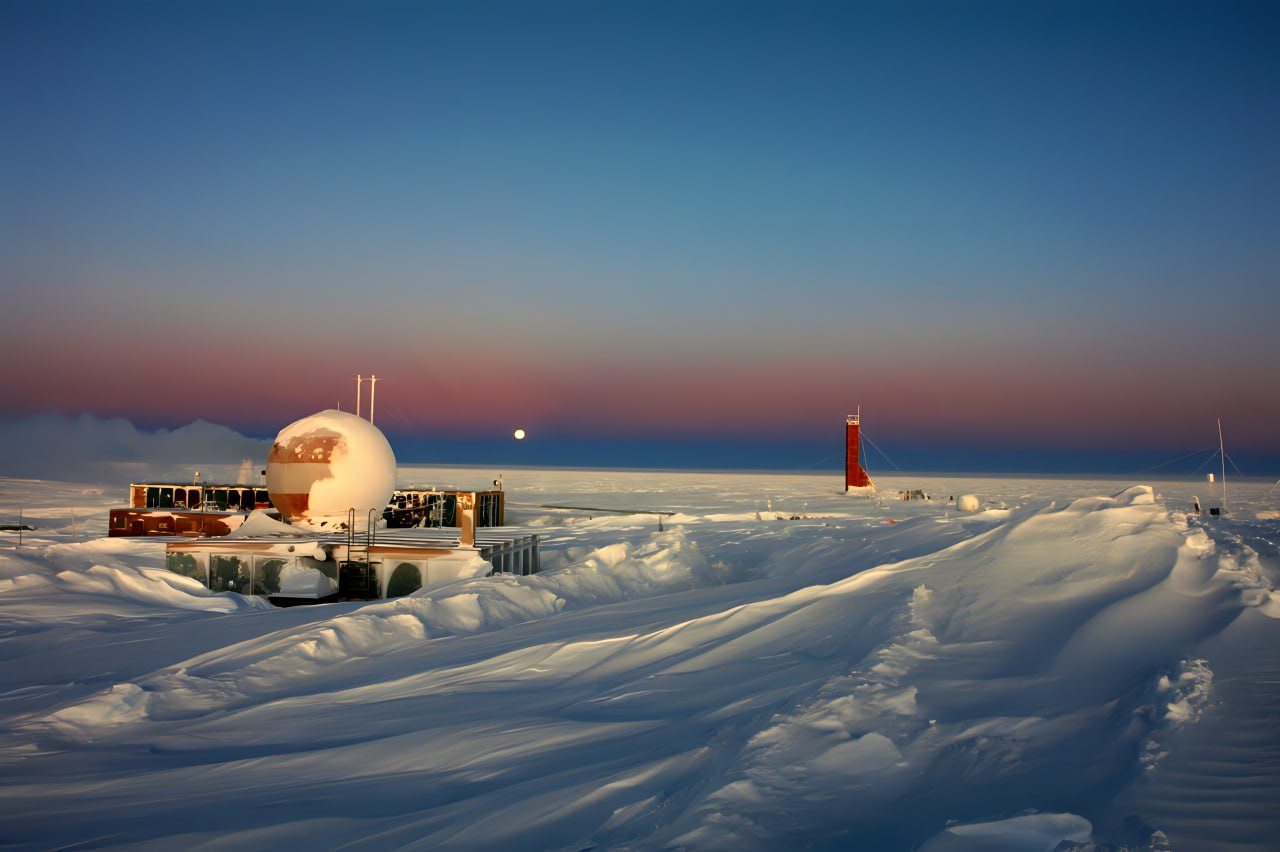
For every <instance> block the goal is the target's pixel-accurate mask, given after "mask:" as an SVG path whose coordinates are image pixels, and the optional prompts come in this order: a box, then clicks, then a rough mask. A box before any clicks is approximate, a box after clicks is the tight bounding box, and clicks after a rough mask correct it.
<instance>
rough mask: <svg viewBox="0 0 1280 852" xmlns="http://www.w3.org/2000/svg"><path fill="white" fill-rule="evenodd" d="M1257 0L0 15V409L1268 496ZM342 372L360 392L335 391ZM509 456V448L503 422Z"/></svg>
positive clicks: (1266, 259) (7, 8) (466, 450)
mask: <svg viewBox="0 0 1280 852" xmlns="http://www.w3.org/2000/svg"><path fill="white" fill-rule="evenodd" d="M1278 43H1280V10H1278V9H1277V7H1275V6H1274V4H1269V3H1249V2H1200V3H1197V2H1192V3H1179V2H1159V3H1156V2H1150V3H1147V2H1142V3H1139V2H1114V3H1100V2H1099V3H1093V2H1070V3H1067V2H1063V3H1054V2H1037V3H1015V2H999V3H997V2H971V3H949V2H935V3H929V2H905V3H854V2H849V3H805V2H799V3H782V2H750V1H749V0H747V2H713V1H712V0H707V2H683V3H675V2H672V3H660V2H646V3H640V2H533V3H494V2H483V0H482V1H481V2H457V3H427V2H423V3H411V2H396V3H392V2H371V3H360V4H357V3H323V2H321V3H302V2H291V3H281V2H262V3H236V2H224V3H210V2H190V3H178V4H172V3H151V2H147V3H140V2H125V0H119V2H110V3H90V2H17V0H0V103H3V104H4V120H3V125H4V131H3V132H2V133H0V288H2V292H0V297H2V298H3V302H4V304H5V308H4V310H3V312H2V313H0V363H3V364H5V365H6V372H7V374H8V375H7V376H6V379H5V388H6V391H5V393H4V394H3V395H0V419H3V418H8V419H10V420H23V419H29V418H33V417H36V416H38V415H41V414H47V413H50V412H54V413H57V414H60V415H65V416H69V417H77V416H80V415H82V414H89V415H92V416H94V417H101V418H113V417H124V418H127V419H129V420H130V421H131V422H132V423H134V424H137V425H138V426H139V427H142V428H148V429H158V428H165V429H173V428H177V427H180V426H182V425H184V424H187V423H190V422H192V421H194V420H197V419H203V420H206V421H210V422H213V423H218V424H223V425H226V426H229V427H231V428H233V429H236V430H239V431H241V432H244V433H246V434H249V435H254V436H266V437H270V436H271V435H273V434H275V432H276V431H277V430H279V429H280V428H281V427H282V426H284V425H285V424H287V423H288V422H290V421H292V420H294V419H297V418H299V417H302V416H305V415H307V414H310V413H312V412H314V411H316V410H318V409H322V408H331V407H337V406H341V407H342V408H344V409H346V410H350V409H351V408H353V407H354V403H355V399H354V397H355V376H356V375H357V374H362V375H365V376H368V375H371V374H376V375H377V376H378V378H379V383H378V395H377V409H376V418H377V421H378V425H379V426H381V427H382V428H383V429H384V430H385V431H387V432H388V434H389V436H390V437H391V439H392V443H393V446H395V447H396V448H397V452H398V453H399V454H400V456H401V458H402V459H404V460H415V461H431V462H450V461H456V462H459V463H470V462H483V461H487V460H489V459H490V458H492V459H493V460H495V461H503V462H506V463H513V464H514V463H528V464H543V463H550V464H593V465H602V464H605V465H614V466H620V467H626V466H634V465H654V466H693V467H698V466H720V465H727V466H737V467H778V468H795V467H806V466H818V467H821V466H823V465H838V464H839V461H840V453H841V440H842V433H843V424H844V415H845V414H846V413H849V412H851V411H853V410H855V409H857V408H858V407H859V406H861V409H862V413H863V416H864V421H865V423H866V431H867V434H869V435H870V436H871V437H872V438H873V439H874V440H875V441H876V444H877V446H879V447H881V448H882V449H883V450H884V451H885V453H886V454H887V457H888V459H889V461H890V462H891V463H893V464H896V465H898V466H903V467H913V466H914V467H927V468H931V469H939V470H947V469H950V470H987V469H989V470H1024V471H1028V472H1032V471H1052V470H1062V469H1065V470H1073V469H1080V470H1089V471H1102V470H1106V469H1116V470H1131V469H1139V468H1145V467H1147V466H1149V465H1155V464H1157V463H1159V462H1161V461H1163V460H1168V459H1172V458H1174V457H1176V456H1178V455H1180V454H1182V453H1184V452H1193V451H1199V450H1200V449H1202V448H1211V447H1213V446H1216V444H1217V433H1216V418H1218V417H1221V418H1222V419H1223V423H1224V429H1225V431H1226V437H1227V442H1228V447H1229V451H1230V452H1231V453H1232V456H1233V458H1235V459H1236V461H1237V462H1244V466H1245V467H1246V471H1245V472H1247V473H1259V474H1261V473H1266V472H1280V428H1278V427H1280V394H1277V392H1276V388H1277V386H1280V381H1278V380H1280V335H1277V334H1276V321H1277V317H1278V316H1280V310H1278V309H1280V239H1277V233H1276V231H1277V223H1280V158H1277V157H1276V155H1275V152H1276V151H1278V150H1280V99H1278V98H1277V83H1278V82H1280V50H1278V49H1277V44H1278ZM367 390H368V389H367V387H366V405H367ZM516 427H523V428H524V429H526V430H527V432H528V434H529V438H528V439H527V440H526V441H525V442H523V443H521V444H516V443H515V442H513V441H512V440H511V438H510V435H511V433H512V431H513V429H514V428H516Z"/></svg>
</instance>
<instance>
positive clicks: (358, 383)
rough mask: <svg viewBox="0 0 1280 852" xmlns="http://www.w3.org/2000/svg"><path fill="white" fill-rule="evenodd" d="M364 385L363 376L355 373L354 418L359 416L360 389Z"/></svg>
mask: <svg viewBox="0 0 1280 852" xmlns="http://www.w3.org/2000/svg"><path fill="white" fill-rule="evenodd" d="M363 385H364V376H361V375H360V374H359V373H356V417H359V416H360V388H361V387H362V386H363Z"/></svg>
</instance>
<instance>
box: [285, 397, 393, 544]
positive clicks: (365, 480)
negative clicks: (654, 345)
mask: <svg viewBox="0 0 1280 852" xmlns="http://www.w3.org/2000/svg"><path fill="white" fill-rule="evenodd" d="M395 485H396V456H395V453H393V452H392V451H391V445H390V444H388V443H387V439H386V437H385V436H384V435H383V434H382V432H381V431H380V430H379V429H378V427H377V426H374V425H373V424H372V423H370V422H369V421H367V420H364V419H362V418H359V417H356V416H355V415H354V414H347V413H345V412H342V411H334V410H332V409H330V410H327V411H321V412H320V413H318V414H313V415H311V416H310V417H304V418H302V419H301V420H298V421H296V422H294V423H290V424H289V425H288V426H286V427H284V428H283V429H281V430H280V434H279V435H277V436H276V440H275V443H273V444H272V445H271V453H270V455H269V456H268V457H267V491H268V492H269V493H270V495H271V502H272V504H274V505H275V507H276V508H277V509H278V510H279V511H280V515H281V517H283V518H284V519H285V520H286V521H288V522H290V523H303V524H309V525H312V526H334V525H337V524H343V523H345V522H346V520H347V511H348V510H349V509H355V510H356V518H357V523H358V524H359V525H360V526H363V525H364V523H365V519H366V518H367V517H368V515H369V511H370V510H371V509H374V510H377V513H378V515H381V514H382V510H383V509H385V508H386V506H387V501H388V500H390V499H391V492H392V491H394V490H395Z"/></svg>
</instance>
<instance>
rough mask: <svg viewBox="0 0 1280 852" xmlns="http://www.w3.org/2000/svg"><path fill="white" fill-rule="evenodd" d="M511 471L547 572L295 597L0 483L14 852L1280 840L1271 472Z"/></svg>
mask: <svg viewBox="0 0 1280 852" xmlns="http://www.w3.org/2000/svg"><path fill="white" fill-rule="evenodd" d="M503 473H504V474H505V475H504V479H505V485H506V488H507V491H508V493H509V497H510V500H511V501H513V505H512V506H511V507H510V508H509V515H510V517H509V518H508V520H509V521H511V522H514V523H518V524H523V525H527V526H530V527H537V528H539V529H540V531H541V532H542V534H543V535H544V544H543V567H544V570H543V573H542V574H540V575H537V576H532V577H524V578H512V577H497V578H490V579H483V580H469V581H464V582H460V583H457V584H454V585H450V586H445V587H441V588H437V589H433V590H430V591H427V592H424V593H419V594H418V595H416V596H413V597H409V598H402V599H398V600H392V601H386V602H376V603H369V604H356V603H346V604H333V605H328V606H316V607H299V608H293V609H274V608H272V607H270V606H268V605H266V604H264V603H262V602H260V601H257V600H254V599H246V598H241V597H237V596H234V595H225V594H219V595H213V594H210V593H208V592H207V591H206V590H204V589H203V588H201V587H199V586H198V585H193V584H192V582H191V581H188V580H186V579H184V578H182V577H178V576H176V575H173V574H170V573H168V572H166V571H164V570H163V568H162V567H161V566H162V564H163V553H162V550H163V548H162V546H161V545H160V544H158V543H157V542H155V541H146V540H129V539H106V538H101V537H100V536H101V535H103V534H104V532H105V525H106V511H107V508H108V507H110V506H113V505H119V504H120V503H121V502H122V501H123V498H124V496H125V495H124V483H122V484H121V485H120V486H119V487H117V488H106V489H103V488H102V487H98V486H90V485H84V484H73V483H58V482H48V481H35V480H19V479H11V478H0V522H3V523H15V522H16V521H17V514H18V507H19V506H21V507H22V513H23V518H24V520H26V522H27V523H30V524H32V525H34V526H36V527H37V528H38V529H36V530H35V531H33V532H26V533H23V540H22V546H21V548H18V547H17V546H16V545H17V535H18V534H17V533H14V532H4V533H0V536H3V538H0V842H3V843H4V844H5V845H6V846H9V847H15V848H33V849H34V848H41V849H43V848H61V847H68V846H76V845H85V846H137V847H142V848H166V849H171V848H189V847H199V846H204V847H209V848H232V847H234V848H237V849H244V848H250V849H252V848H268V847H281V846H291V847H323V848H337V847H343V846H347V845H354V846H358V847H365V848H398V847H415V848H429V849H438V848H462V849H481V848H483V849H492V848H518V849H587V848H600V849H608V848H639V849H654V848H659V849H660V848H690V849H721V848H733V849H739V850H741V849H786V848H799V847H813V848H833V849H834V848H839V849H846V848H859V849H925V850H930V852H937V851H938V850H944V851H945V850H979V849H982V850H986V849H1018V850H1022V849H1025V850H1051V849H1054V848H1055V847H1059V845H1060V844H1064V843H1065V844H1066V846H1063V847H1062V848H1076V847H1075V846H1071V844H1078V845H1079V847H1080V848H1090V847H1093V848H1104V847H1105V848H1117V849H1118V848H1130V849H1146V848H1151V849H1164V848H1173V849H1177V850H1198V849H1206V850H1207V849H1274V848H1277V847H1280V812H1278V811H1277V809H1276V807H1275V803H1276V793H1275V791H1276V790H1278V789H1280V737H1278V736H1277V733H1278V730H1277V727H1276V725H1277V708H1280V597H1277V596H1276V594H1275V592H1274V591H1273V590H1274V589H1275V587H1276V583H1277V577H1280V520H1277V518H1276V517H1275V515H1274V510H1275V509H1276V508H1277V503H1278V502H1280V493H1277V492H1276V491H1274V490H1270V484H1269V483H1268V484H1266V485H1256V484H1255V485H1234V484H1233V486H1232V494H1231V498H1232V499H1231V509H1232V514H1231V515H1230V516H1228V517H1202V518H1197V517H1192V518H1188V517H1187V515H1186V514H1185V512H1186V510H1187V509H1188V508H1189V507H1190V505H1191V497H1192V495H1193V494H1198V495H1199V496H1200V498H1201V499H1202V500H1206V501H1207V498H1208V497H1209V496H1210V495H1209V493H1208V490H1207V489H1208V486H1206V485H1205V484H1204V483H1202V482H1197V483H1194V484H1180V483H1169V482H1164V483H1154V490H1153V488H1152V487H1148V486H1145V485H1131V484H1129V483H1126V482H1120V481H1102V482H1099V481H1081V480H1067V479H1057V480H1028V479H1018V478H1003V479H988V480H983V479H969V480H962V479H957V478H951V479H946V478H939V477H908V476H903V477H900V478H896V479H895V478H885V479H883V480H882V481H881V483H880V485H881V489H882V490H881V498H880V499H878V500H870V499H867V498H865V497H858V496H846V495H844V494H842V493H840V487H839V481H838V478H836V477H832V476H830V475H826V476H802V475H790V476H789V475H763V474H702V473H631V472H627V473H615V472H592V471H553V470H518V471H504V472H503ZM493 476H494V472H493V471H488V470H465V469H457V468H449V469H422V468H416V469H415V468H402V469H401V471H400V481H401V484H402V485H410V484H419V485H424V484H429V483H430V484H436V485H441V486H445V485H450V484H456V485H459V486H471V487H476V486H480V485H483V484H486V483H487V482H488V481H489V480H491V479H492V478H493ZM899 488H923V489H924V490H926V491H928V492H929V493H930V494H932V495H934V497H935V499H934V500H931V501H927V502H926V501H912V502H900V501H897V500H893V499H888V497H889V496H890V495H891V494H893V493H894V492H896V491H897V490H898V489H899ZM968 493H973V494H976V495H978V496H979V497H980V499H981V505H982V507H983V508H982V510H981V511H979V512H977V513H973V514H961V513H958V512H957V511H955V509H954V506H953V505H952V504H949V503H948V501H947V497H949V496H960V495H963V494H968ZM543 505H575V506H589V507H599V508H623V509H626V508H631V509H634V508H640V509H652V510H661V511H670V512H675V513H676V514H675V515H673V516H668V517H663V519H662V524H663V529H661V530H659V527H658V517H657V516H655V515H619V514H608V513H603V512H588V511H568V510H559V509H546V508H540V506H543ZM1260 514H1261V515H1262V517H1259V515H1260Z"/></svg>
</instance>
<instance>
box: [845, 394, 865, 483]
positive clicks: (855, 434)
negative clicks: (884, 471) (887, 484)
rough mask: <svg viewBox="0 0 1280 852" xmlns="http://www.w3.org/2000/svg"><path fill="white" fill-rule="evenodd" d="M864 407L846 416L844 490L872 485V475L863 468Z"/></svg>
mask: <svg viewBox="0 0 1280 852" xmlns="http://www.w3.org/2000/svg"><path fill="white" fill-rule="evenodd" d="M861 425H862V408H861V407H859V408H858V413H857V414H850V415H849V416H848V417H847V418H846V422H845V433H844V490H845V491H848V490H849V489H850V488H866V487H867V486H869V485H871V477H869V476H867V472H866V471H865V470H863V468H862V435H861V434H860V428H861Z"/></svg>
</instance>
